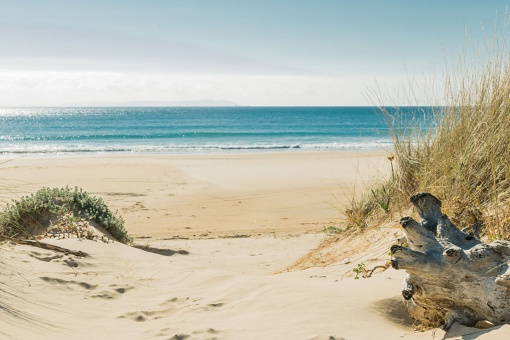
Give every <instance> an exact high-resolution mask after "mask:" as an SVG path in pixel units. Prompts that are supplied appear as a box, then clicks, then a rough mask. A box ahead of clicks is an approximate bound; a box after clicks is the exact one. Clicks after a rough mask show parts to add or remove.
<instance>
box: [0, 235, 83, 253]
mask: <svg viewBox="0 0 510 340" xmlns="http://www.w3.org/2000/svg"><path fill="white" fill-rule="evenodd" d="M0 241H10V242H14V243H17V244H25V245H29V246H33V247H38V248H42V249H46V250H53V251H56V252H59V253H64V254H66V255H68V254H71V255H74V256H79V257H86V256H88V254H87V253H85V252H83V251H81V250H71V249H67V248H63V247H59V246H55V245H53V244H49V243H44V242H39V241H36V240H25V239H21V238H13V237H8V236H0Z"/></svg>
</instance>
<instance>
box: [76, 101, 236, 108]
mask: <svg viewBox="0 0 510 340" xmlns="http://www.w3.org/2000/svg"><path fill="white" fill-rule="evenodd" d="M68 106H73V107H125V106H143V107H162V106H188V107H189V106H209V107H210V106H238V105H237V104H236V103H234V102H232V101H230V100H209V99H208V100H181V101H151V100H144V101H129V102H85V103H72V104H69V105H68Z"/></svg>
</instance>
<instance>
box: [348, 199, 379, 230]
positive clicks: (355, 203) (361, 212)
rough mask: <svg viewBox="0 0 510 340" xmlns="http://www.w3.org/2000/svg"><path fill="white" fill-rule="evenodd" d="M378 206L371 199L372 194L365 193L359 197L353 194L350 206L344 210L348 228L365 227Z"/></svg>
mask: <svg viewBox="0 0 510 340" xmlns="http://www.w3.org/2000/svg"><path fill="white" fill-rule="evenodd" d="M376 208H377V206H376V204H375V203H374V202H373V200H371V199H370V196H369V195H367V194H363V195H361V196H359V197H356V196H353V197H352V198H351V200H350V202H349V206H348V208H347V209H345V210H344V217H345V219H346V221H347V227H348V228H353V227H354V228H364V227H366V226H367V225H368V224H369V218H370V216H372V214H373V213H374V211H375V210H376Z"/></svg>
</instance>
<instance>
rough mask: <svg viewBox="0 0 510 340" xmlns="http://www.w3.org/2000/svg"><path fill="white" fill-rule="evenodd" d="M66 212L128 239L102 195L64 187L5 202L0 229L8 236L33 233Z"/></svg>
mask: <svg viewBox="0 0 510 340" xmlns="http://www.w3.org/2000/svg"><path fill="white" fill-rule="evenodd" d="M65 215H71V216H73V217H75V218H78V219H85V220H88V221H91V222H93V223H96V224H97V225H98V226H99V227H102V228H104V229H105V230H106V231H108V232H109V233H110V234H111V235H112V236H113V237H114V238H115V239H117V240H118V241H120V242H123V243H128V242H130V241H131V238H130V237H129V236H128V234H127V232H126V230H125V229H124V219H123V218H122V217H120V216H118V215H117V214H115V213H112V212H111V211H110V209H108V207H107V206H106V204H105V203H104V202H103V200H102V199H101V198H97V197H92V196H90V195H89V194H88V193H86V192H84V191H82V190H81V189H78V188H75V189H74V190H71V189H69V188H67V187H66V188H43V189H41V190H39V191H38V192H37V193H35V194H32V195H30V196H26V197H22V198H21V199H20V200H19V201H14V202H13V204H12V205H8V206H7V207H6V209H5V210H4V211H3V212H2V213H0V232H1V233H2V234H3V235H5V236H10V237H16V236H29V235H33V234H34V231H37V230H44V229H46V228H48V227H49V225H50V223H51V221H56V220H58V219H62V218H63V217H64V216H65Z"/></svg>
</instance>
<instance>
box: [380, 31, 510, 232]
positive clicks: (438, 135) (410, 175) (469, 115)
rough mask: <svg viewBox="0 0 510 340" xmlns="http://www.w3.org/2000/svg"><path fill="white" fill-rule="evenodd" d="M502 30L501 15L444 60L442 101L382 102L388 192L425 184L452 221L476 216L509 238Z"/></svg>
mask: <svg viewBox="0 0 510 340" xmlns="http://www.w3.org/2000/svg"><path fill="white" fill-rule="evenodd" d="M507 35H508V27H507V25H506V23H505V24H504V25H501V26H499V27H497V28H496V29H495V33H494V35H493V36H491V37H487V36H486V37H485V40H484V41H483V42H482V43H481V44H478V45H477V47H476V48H466V50H465V51H464V52H463V54H462V56H461V57H460V58H458V59H456V60H455V61H454V62H450V63H449V67H448V68H447V71H446V72H445V74H444V98H443V100H442V102H443V105H441V106H437V107H429V108H416V109H414V111H413V112H409V110H408V109H398V108H397V109H390V108H387V107H382V108H381V109H382V111H383V113H384V114H385V115H386V117H387V121H388V124H389V125H390V128H391V131H392V134H393V142H394V143H393V144H394V154H395V176H394V178H393V187H394V188H395V190H394V192H393V196H394V199H399V200H407V199H408V197H409V196H411V195H412V194H414V193H416V192H419V191H428V192H431V193H433V194H434V195H435V196H437V197H438V198H440V199H441V200H442V201H443V203H444V208H445V209H444V212H445V213H447V214H448V215H450V216H451V217H453V220H454V222H456V223H458V224H459V225H460V226H461V227H465V226H469V225H471V224H473V223H481V224H482V225H484V226H485V228H484V230H485V234H486V236H488V237H489V238H490V239H501V238H506V239H508V238H510V48H509V46H508V42H507V40H506V36H507ZM409 92H413V91H409ZM380 98H381V97H379V99H380ZM425 127H427V128H425Z"/></svg>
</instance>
